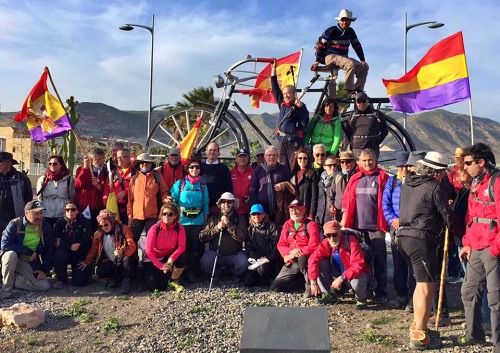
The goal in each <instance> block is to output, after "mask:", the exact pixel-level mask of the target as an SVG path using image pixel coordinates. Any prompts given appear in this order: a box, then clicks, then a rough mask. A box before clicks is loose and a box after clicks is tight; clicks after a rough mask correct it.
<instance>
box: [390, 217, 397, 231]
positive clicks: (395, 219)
mask: <svg viewBox="0 0 500 353" xmlns="http://www.w3.org/2000/svg"><path fill="white" fill-rule="evenodd" d="M391 225H392V228H394V229H398V228H399V218H394V219H393V220H392V223H391Z"/></svg>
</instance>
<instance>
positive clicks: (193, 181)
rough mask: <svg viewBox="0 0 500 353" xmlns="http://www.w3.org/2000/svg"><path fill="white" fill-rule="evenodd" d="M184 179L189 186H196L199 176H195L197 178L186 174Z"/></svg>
mask: <svg viewBox="0 0 500 353" xmlns="http://www.w3.org/2000/svg"><path fill="white" fill-rule="evenodd" d="M186 177H187V179H188V180H189V182H190V183H191V184H193V185H194V184H198V183H199V182H200V177H199V176H197V177H192V176H191V175H189V174H188V175H186Z"/></svg>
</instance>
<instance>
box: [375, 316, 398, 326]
mask: <svg viewBox="0 0 500 353" xmlns="http://www.w3.org/2000/svg"><path fill="white" fill-rule="evenodd" d="M393 320H394V318H392V317H390V316H385V315H382V316H379V317H377V318H375V319H373V320H372V321H371V323H372V325H373V326H379V325H387V324H388V323H390V322H391V321H393Z"/></svg>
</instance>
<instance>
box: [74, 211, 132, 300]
mask: <svg viewBox="0 0 500 353" xmlns="http://www.w3.org/2000/svg"><path fill="white" fill-rule="evenodd" d="M97 224H98V227H99V229H98V230H97V231H96V232H95V233H94V238H93V239H92V245H91V247H90V250H89V252H88V253H87V256H86V257H85V260H83V261H81V262H80V263H79V264H78V268H79V269H80V271H83V270H84V269H85V268H86V267H87V266H90V265H91V264H92V262H93V261H94V259H95V258H96V257H97V260H96V270H95V272H96V274H97V277H99V278H108V279H111V287H118V285H119V283H120V281H121V293H122V294H128V293H130V289H131V281H130V280H131V278H132V276H133V274H134V272H135V268H136V267H137V266H136V260H135V257H134V256H133V255H134V254H135V252H136V250H137V246H136V244H135V242H134V235H133V233H132V230H131V229H130V228H129V227H127V226H126V225H124V224H121V223H119V222H116V221H115V216H114V214H113V213H111V212H109V211H108V210H102V211H101V212H99V215H98V216H97Z"/></svg>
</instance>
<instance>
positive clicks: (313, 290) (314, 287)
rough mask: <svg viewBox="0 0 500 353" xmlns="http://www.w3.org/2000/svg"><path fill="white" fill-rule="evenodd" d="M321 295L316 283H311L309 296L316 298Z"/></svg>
mask: <svg viewBox="0 0 500 353" xmlns="http://www.w3.org/2000/svg"><path fill="white" fill-rule="evenodd" d="M320 294H321V289H319V286H318V283H316V282H314V283H311V295H312V296H313V297H317V296H318V295H320Z"/></svg>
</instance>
